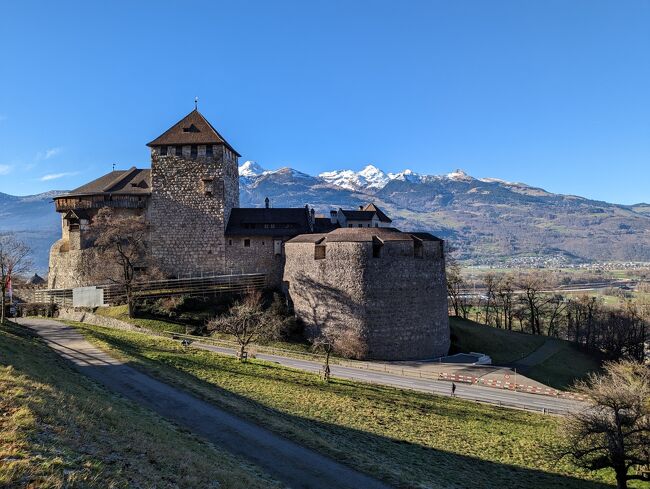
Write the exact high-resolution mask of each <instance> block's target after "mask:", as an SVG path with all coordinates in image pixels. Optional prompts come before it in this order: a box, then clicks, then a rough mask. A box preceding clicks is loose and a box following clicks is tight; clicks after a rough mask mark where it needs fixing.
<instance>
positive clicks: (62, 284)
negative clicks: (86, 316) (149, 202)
mask: <svg viewBox="0 0 650 489" xmlns="http://www.w3.org/2000/svg"><path fill="white" fill-rule="evenodd" d="M98 210H99V209H84V211H85V212H86V214H88V215H89V218H90V222H88V221H85V220H84V221H82V224H81V225H80V226H79V228H78V229H75V230H70V228H69V226H68V223H66V221H65V219H63V215H62V216H61V239H60V240H58V241H56V242H55V243H54V244H53V245H52V247H51V248H50V260H49V270H48V274H47V286H48V288H49V289H73V288H75V287H85V286H87V285H97V283H98V281H99V282H102V283H107V282H108V279H106V280H102V279H101V278H100V277H101V275H99V274H98V273H97V271H96V270H91V267H94V266H97V262H96V255H95V253H96V251H95V249H94V248H93V238H92V235H93V233H92V231H93V229H92V218H93V217H94V216H95V215H96V214H97V211H98ZM113 212H114V213H115V214H116V215H124V216H132V215H142V213H143V212H145V211H144V210H143V209H129V208H113ZM104 266H106V267H108V264H106V263H104Z"/></svg>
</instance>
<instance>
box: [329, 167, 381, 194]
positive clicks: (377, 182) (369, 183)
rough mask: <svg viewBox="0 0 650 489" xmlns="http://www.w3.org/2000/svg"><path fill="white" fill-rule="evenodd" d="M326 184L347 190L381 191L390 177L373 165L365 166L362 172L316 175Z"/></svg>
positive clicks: (333, 172) (341, 171)
mask: <svg viewBox="0 0 650 489" xmlns="http://www.w3.org/2000/svg"><path fill="white" fill-rule="evenodd" d="M318 176H319V177H320V178H322V179H323V180H325V181H326V182H327V183H331V184H332V185H336V186H337V187H341V188H345V189H348V190H361V189H372V188H375V189H381V188H384V187H385V186H386V184H387V183H388V182H389V181H390V180H391V177H390V176H388V175H387V174H386V173H384V172H383V171H381V170H380V169H379V168H377V167H376V166H374V165H367V166H366V167H365V168H364V169H363V170H361V171H358V172H355V171H353V170H335V171H328V172H324V173H321V174H319V175H318Z"/></svg>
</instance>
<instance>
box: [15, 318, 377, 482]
mask: <svg viewBox="0 0 650 489" xmlns="http://www.w3.org/2000/svg"><path fill="white" fill-rule="evenodd" d="M17 322H18V323H19V324H22V325H24V326H27V327H29V328H31V329H33V330H34V331H36V332H37V333H38V334H39V335H40V336H41V337H43V338H44V339H45V341H46V342H47V343H48V345H49V346H50V347H51V348H52V349H54V350H55V351H56V352H57V353H59V354H60V355H61V356H62V357H64V358H66V359H68V360H70V361H71V362H73V363H74V364H75V366H76V367H77V368H78V369H79V370H80V371H81V372H82V373H83V374H85V375H87V376H89V377H91V378H93V379H95V380H96V381H98V382H100V383H102V384H104V385H105V386H106V387H107V388H108V389H110V390H111V391H114V392H116V393H119V394H121V395H123V396H125V397H127V398H129V399H131V400H133V401H135V402H137V403H139V404H141V405H143V406H145V407H147V408H149V409H151V410H153V411H155V412H157V413H158V414H160V415H161V416H163V417H165V418H167V419H169V420H170V421H173V422H175V423H177V424H178V425H181V426H183V427H185V428H187V429H189V430H190V431H192V432H194V433H196V434H197V435H200V436H202V437H204V438H206V439H208V440H209V441H211V442H213V443H214V444H216V445H218V446H220V447H223V448H225V449H227V450H229V451H231V452H232V453H235V454H237V455H240V456H242V457H244V458H246V459H247V460H249V461H250V462H252V463H254V464H256V465H257V466H259V467H261V468H262V469H264V470H266V471H267V472H268V473H269V474H271V475H273V476H274V477H276V478H277V479H278V480H279V481H281V482H283V483H285V484H286V485H287V487H290V488H296V489H297V488H304V489H331V488H340V489H353V488H355V489H357V488H363V489H388V486H387V485H385V484H384V483H382V482H379V481H377V480H375V479H372V478H371V477H369V476H367V475H364V474H362V473H360V472H357V471H355V470H353V469H351V468H349V467H347V466H345V465H342V464H340V463H338V462H335V461H333V460H332V459H329V458H327V457H324V456H323V455H320V454H318V453H317V452H315V451H313V450H310V449H307V448H305V447H302V446H300V445H298V444H296V443H294V442H292V441H289V440H287V439H285V438H283V437H281V436H278V435H276V434H274V433H272V432H270V431H268V430H266V429H265V428H262V427H260V426H258V425H255V424H253V423H251V422H249V421H246V420H243V419H242V418H239V417H237V416H234V415H232V414H230V413H228V412H226V411H224V410H221V409H219V408H217V407H215V406H213V405H211V404H209V403H207V402H204V401H202V400H200V399H198V398H196V397H194V396H192V395H190V394H188V393H186V392H184V391H181V390H179V389H176V388H174V387H172V386H170V385H168V384H165V383H163V382H160V381H158V380H156V379H154V378H152V377H150V376H148V375H146V374H144V373H142V372H140V371H138V370H135V369H133V368H131V367H129V366H128V365H125V364H124V362H121V361H119V360H116V359H115V358H113V357H112V356H110V355H109V354H108V353H106V352H105V351H103V350H101V349H99V348H97V347H95V346H94V345H92V344H91V343H89V342H88V341H86V340H85V339H84V337H83V336H82V335H81V334H80V333H79V332H78V331H76V330H75V329H74V328H72V327H70V326H66V325H64V324H62V323H60V322H57V321H53V320H49V319H31V318H30V319H20V320H18V321H17Z"/></svg>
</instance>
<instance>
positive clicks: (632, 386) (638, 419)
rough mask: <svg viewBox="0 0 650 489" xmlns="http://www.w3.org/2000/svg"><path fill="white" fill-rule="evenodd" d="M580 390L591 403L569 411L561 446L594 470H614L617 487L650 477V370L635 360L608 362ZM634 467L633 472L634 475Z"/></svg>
mask: <svg viewBox="0 0 650 489" xmlns="http://www.w3.org/2000/svg"><path fill="white" fill-rule="evenodd" d="M575 390H576V391H577V392H579V393H581V394H584V395H586V396H588V398H589V401H588V402H589V404H590V405H589V407H588V408H586V409H584V410H583V411H580V412H578V413H574V414H571V415H569V416H568V417H567V418H566V421H565V423H564V426H563V430H562V433H563V436H562V439H563V442H562V444H561V446H560V447H558V449H557V455H558V456H559V457H561V458H563V457H568V458H569V459H570V460H572V461H573V463H575V464H576V465H578V466H581V467H584V468H586V469H589V470H600V469H604V468H608V467H610V468H612V469H614V472H615V474H616V483H617V487H618V489H626V488H627V482H628V481H630V480H650V474H648V472H647V471H646V472H641V471H642V470H643V469H644V468H645V469H647V467H648V466H649V465H650V370H649V369H648V367H646V366H642V365H639V364H637V363H634V362H621V363H608V364H606V365H605V371H604V373H602V374H594V373H592V374H590V376H589V377H588V378H587V380H585V381H582V382H579V383H578V384H577V385H576V388H575ZM630 471H632V473H630Z"/></svg>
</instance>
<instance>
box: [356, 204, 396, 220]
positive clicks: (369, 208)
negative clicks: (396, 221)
mask: <svg viewBox="0 0 650 489" xmlns="http://www.w3.org/2000/svg"><path fill="white" fill-rule="evenodd" d="M363 210H364V211H374V212H376V213H377V217H378V218H379V220H380V221H381V222H393V220H392V219H391V218H390V217H388V216H387V215H386V214H384V211H382V210H381V209H380V208H379V207H377V206H376V205H375V204H373V203H372V202H371V203H370V204H368V205H366V206H365V207H364V208H363Z"/></svg>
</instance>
